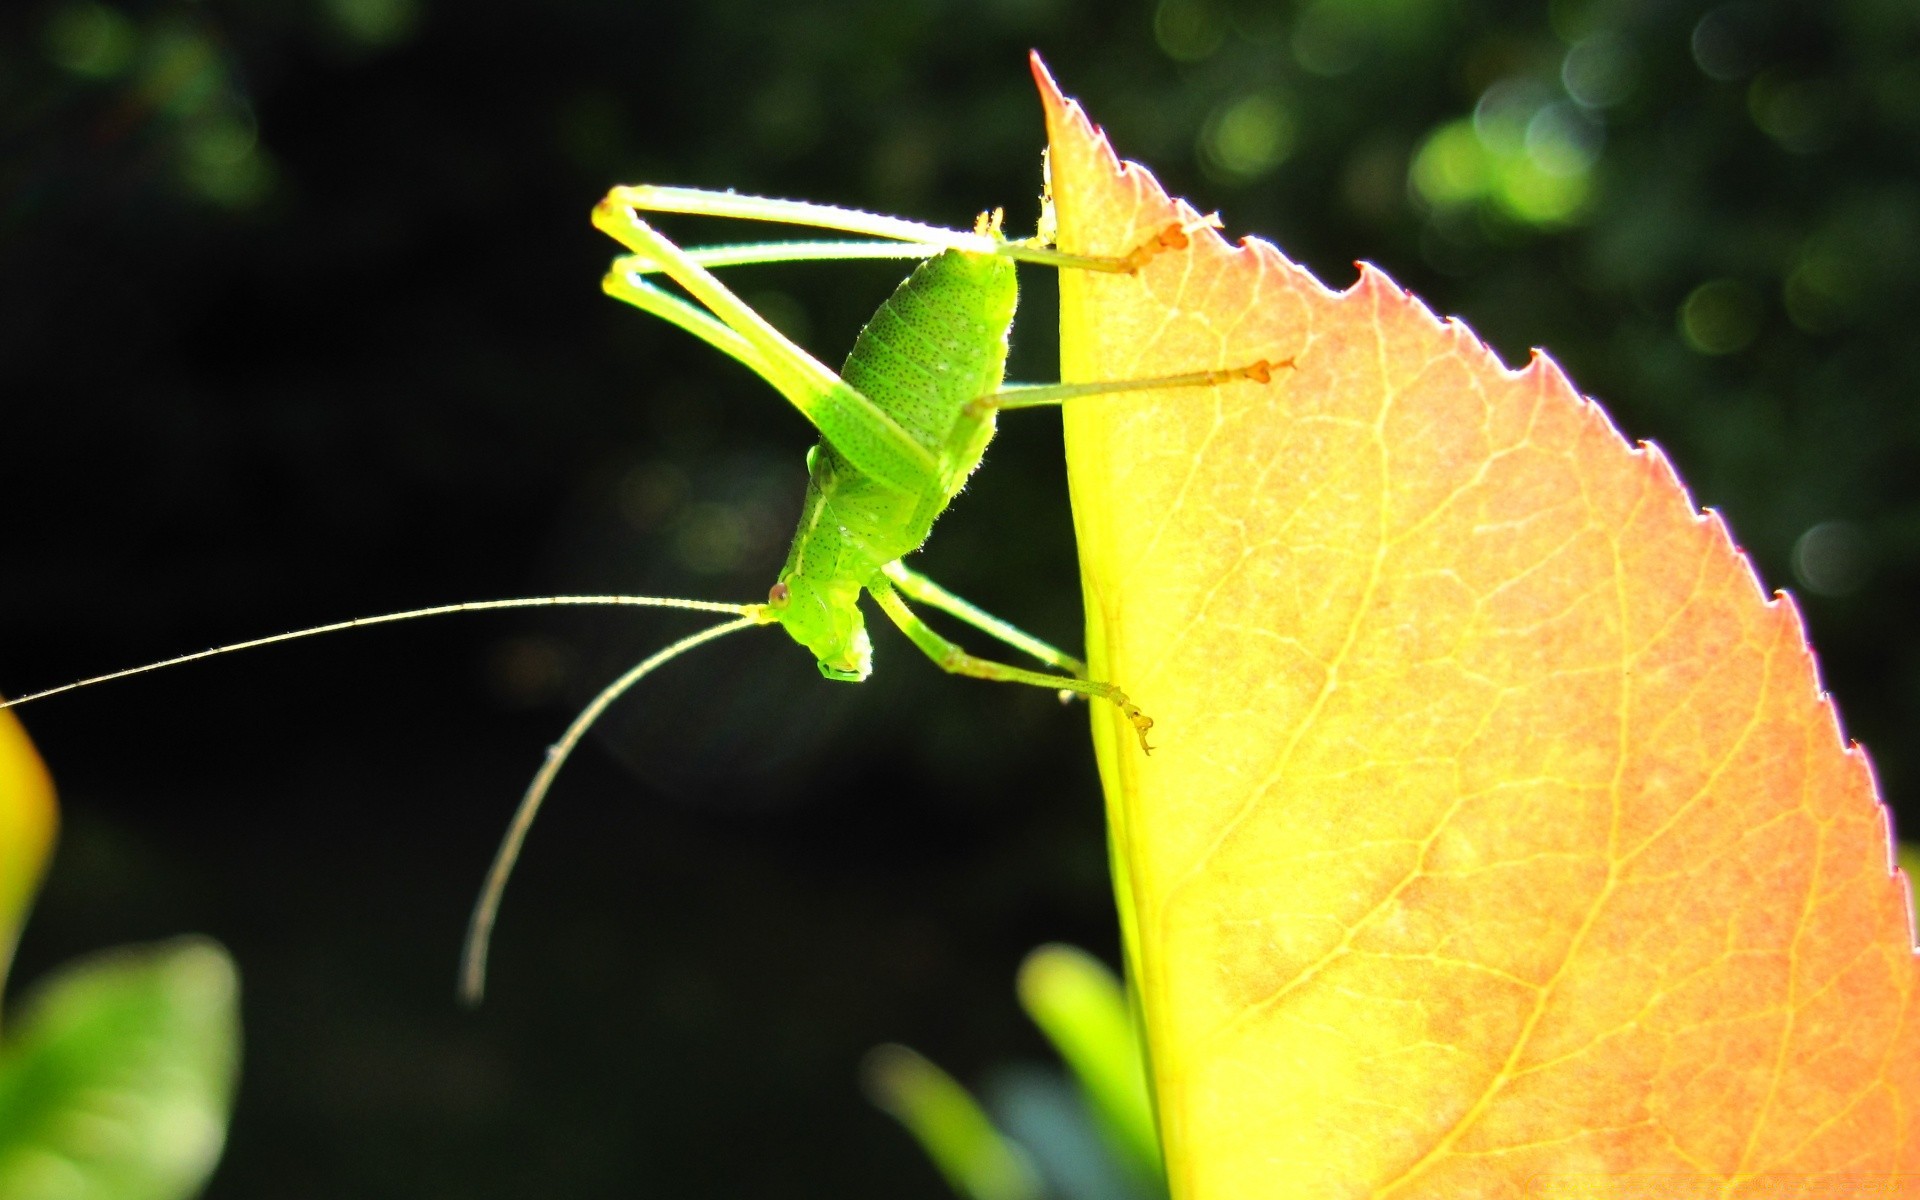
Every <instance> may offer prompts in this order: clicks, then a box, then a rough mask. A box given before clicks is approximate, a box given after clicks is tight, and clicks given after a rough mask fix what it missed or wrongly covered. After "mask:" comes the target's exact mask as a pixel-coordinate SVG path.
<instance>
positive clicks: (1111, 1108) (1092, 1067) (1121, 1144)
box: [1019, 945, 1163, 1180]
mask: <svg viewBox="0 0 1920 1200" xmlns="http://www.w3.org/2000/svg"><path fill="white" fill-rule="evenodd" d="M1019 990H1020V1003H1021V1005H1022V1006H1023V1007H1024V1008H1025V1009H1026V1010H1027V1015H1028V1016H1030V1017H1032V1018H1033V1023H1034V1024H1036V1025H1038V1026H1039V1027H1040V1030H1041V1032H1043V1033H1045V1034H1046V1035H1047V1038H1048V1040H1050V1041H1051V1042H1052V1043H1053V1045H1054V1048H1055V1049H1057V1050H1059V1051H1060V1057H1061V1058H1063V1059H1065V1060H1066V1063H1067V1066H1069V1067H1070V1068H1072V1070H1073V1073H1074V1075H1075V1076H1076V1077H1077V1078H1078V1079H1079V1080H1080V1086H1081V1088H1082V1089H1084V1091H1085V1092H1086V1096H1087V1103H1088V1106H1089V1107H1090V1108H1092V1110H1093V1113H1094V1116H1095V1118H1096V1119H1097V1120H1098V1121H1099V1122H1100V1127H1101V1130H1102V1132H1104V1133H1105V1134H1106V1135H1107V1138H1108V1139H1109V1141H1110V1142H1112V1144H1113V1149H1114V1150H1115V1152H1116V1153H1118V1154H1119V1155H1121V1156H1122V1159H1123V1161H1125V1162H1126V1164H1127V1165H1128V1166H1129V1167H1130V1168H1132V1169H1133V1170H1134V1171H1135V1173H1136V1174H1139V1175H1140V1176H1142V1177H1144V1178H1148V1179H1155V1180H1157V1179H1160V1178H1162V1170H1163V1168H1162V1166H1161V1163H1160V1138H1159V1135H1158V1134H1157V1133H1156V1131H1155V1129H1154V1122H1153V1103H1152V1101H1151V1099H1150V1098H1149V1097H1148V1094H1147V1072H1146V1063H1145V1062H1144V1060H1143V1059H1142V1057H1141V1052H1140V1035H1139V1031H1138V1029H1137V1028H1136V1026H1135V1024H1134V1020H1133V1014H1132V1013H1131V1011H1129V1009H1128V1007H1127V996H1126V991H1125V989H1124V988H1122V987H1121V984H1120V981H1119V980H1118V979H1116V978H1115V977H1114V975H1113V972H1111V971H1109V970H1107V968H1106V965H1105V964H1104V963H1102V962H1101V961H1100V960H1099V959H1097V958H1095V957H1094V956H1093V955H1091V954H1088V953H1087V952H1086V951H1085V950H1080V949H1077V948H1075V947H1073V946H1063V945H1048V946H1042V947H1040V948H1039V949H1037V950H1035V951H1034V952H1033V953H1032V954H1029V955H1027V960H1026V961H1025V962H1024V963H1022V964H1020V978H1019Z"/></svg>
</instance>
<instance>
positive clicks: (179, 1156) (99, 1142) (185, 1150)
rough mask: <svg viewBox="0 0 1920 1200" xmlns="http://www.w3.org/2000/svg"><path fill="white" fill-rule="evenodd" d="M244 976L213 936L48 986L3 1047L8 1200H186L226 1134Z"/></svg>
mask: <svg viewBox="0 0 1920 1200" xmlns="http://www.w3.org/2000/svg"><path fill="white" fill-rule="evenodd" d="M238 994H239V982H238V977H237V975H236V973H235V971H234V967H233V963H232V961H231V960H230V959H229V958H228V957H227V953H226V951H224V950H222V949H221V948H220V947H219V946H217V945H214V944H213V943H211V942H208V941H205V940H202V939H185V940H181V941H177V942H170V943H166V944H163V945H159V946H153V947H143V948H139V949H120V950H114V951H110V952H107V953H104V954H99V955H96V956H94V957H92V958H88V959H85V960H82V961H81V962H78V963H74V964H71V965H69V966H67V967H65V968H63V969H62V970H60V971H59V972H58V973H56V974H55V975H53V976H52V977H50V978H48V979H45V980H42V981H41V982H40V983H39V984H38V986H37V987H36V988H35V990H34V991H33V992H32V993H31V994H30V995H29V996H28V997H27V999H26V1001H25V1002H24V1003H23V1004H21V1005H20V1007H19V1009H18V1010H17V1020H16V1021H15V1022H14V1023H13V1024H12V1025H11V1026H10V1032H9V1037H8V1039H7V1041H6V1042H5V1043H4V1044H0V1197H5V1198H6V1200H176V1198H179V1197H187V1196H192V1195H194V1194H196V1193H197V1192H198V1191H199V1190H200V1188H201V1186H202V1185H203V1184H204V1183H205V1181H206V1178H207V1176H208V1174H209V1173H210V1172H211V1171H212V1170H213V1166H214V1163H215V1162H216V1161H218V1159H219V1157H220V1149H221V1146H222V1145H223V1143H224V1142H225V1138H226V1130H227V1119H228V1113H229V1110H230V1109H231V1106H232V1100H233V1087H234V1078H235V1070H236V1067H237V1065H238V1061H239V1046H240V1026H239V1015H238V1007H237V1002H238Z"/></svg>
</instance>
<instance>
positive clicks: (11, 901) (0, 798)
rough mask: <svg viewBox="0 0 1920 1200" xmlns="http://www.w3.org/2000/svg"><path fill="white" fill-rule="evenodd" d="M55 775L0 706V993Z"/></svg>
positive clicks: (42, 859) (39, 854) (48, 828)
mask: <svg viewBox="0 0 1920 1200" xmlns="http://www.w3.org/2000/svg"><path fill="white" fill-rule="evenodd" d="M57 815H58V812H57V809H56V808H55V806H54V802H53V781H52V780H51V779H49V778H48V777H47V769H46V767H45V766H43V765H42V764H41V762H40V756H39V755H38V754H36V753H34V750H33V743H32V742H30V741H28V740H27V732H26V730H24V729H22V728H21V727H20V722H19V721H17V720H15V719H14V716H13V714H12V713H11V712H0V993H4V991H5V988H6V982H7V968H8V966H10V965H11V964H12V962H13V948H14V945H15V944H16V943H17V942H18V940H19V937H20V926H21V924H22V923H24V922H25V921H26V918H27V907H28V905H29V904H30V903H31V902H32V900H33V894H34V892H35V890H37V889H38V888H39V886H40V876H41V874H42V873H43V872H44V871H45V870H46V865H47V852H48V851H49V850H51V849H52V848H53V832H54V827H55V825H56V824H57V823H58V822H57Z"/></svg>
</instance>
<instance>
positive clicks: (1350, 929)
mask: <svg viewBox="0 0 1920 1200" xmlns="http://www.w3.org/2000/svg"><path fill="white" fill-rule="evenodd" d="M1036 66H1037V64H1036ZM1037 74H1038V75H1039V77H1040V82H1041V90H1042V93H1043V97H1044V99H1045V103H1046V107H1047V118H1048V129H1049V135H1050V141H1051V145H1052V153H1051V163H1052V194H1053V197H1054V201H1055V204H1056V206H1057V218H1058V227H1059V241H1060V246H1061V249H1063V250H1066V251H1068V252H1072V253H1082V254H1102V255H1115V254H1126V253H1128V252H1129V251H1131V250H1133V249H1135V248H1137V247H1139V246H1141V245H1143V244H1144V243H1146V242H1147V241H1149V240H1150V239H1152V238H1154V237H1155V236H1156V235H1158V234H1160V233H1161V232H1162V231H1164V230H1166V229H1168V228H1169V227H1170V226H1174V225H1181V226H1186V227H1189V228H1192V229H1195V230H1196V232H1195V233H1194V236H1193V237H1192V242H1191V247H1190V248H1189V249H1186V250H1181V251H1178V252H1168V253H1162V254H1160V255H1158V256H1157V257H1155V258H1154V259H1152V260H1151V261H1150V262H1149V263H1148V264H1147V265H1146V266H1145V267H1144V268H1142V269H1141V270H1140V271H1139V272H1137V273H1136V274H1135V275H1132V276H1112V275H1098V274H1096V273H1093V272H1065V273H1063V277H1062V282H1061V292H1062V301H1061V304H1062V330H1061V337H1062V350H1061V354H1062V364H1063V372H1062V373H1063V375H1064V377H1065V378H1067V379H1069V380H1089V379H1115V378H1122V379H1124V378H1130V377H1141V376H1153V375H1162V374H1171V373H1177V372H1185V371H1193V370H1196V369H1201V368H1229V367H1236V366H1241V365H1245V364H1248V363H1252V362H1254V361H1256V360H1260V359H1266V360H1269V361H1272V362H1275V363H1278V362H1282V361H1284V360H1288V359H1291V360H1293V367H1292V369H1290V370H1283V371H1279V372H1276V373H1275V375H1274V377H1273V380H1272V382H1271V383H1270V384H1267V385H1265V386H1261V385H1258V384H1253V383H1236V384H1231V385H1227V386H1223V387H1220V388H1215V389H1208V390H1200V389H1184V390H1180V391H1170V392H1164V393H1154V394H1151V395H1149V396H1146V397H1144V398H1143V397H1140V396H1137V395H1128V396H1114V397H1108V398H1103V399H1099V400H1094V401H1086V402H1078V403H1076V404H1074V405H1070V406H1069V407H1068V409H1067V416H1066V424H1067V439H1068V444H1067V455H1068V469H1069V474H1070V477H1071V483H1072V489H1073V504H1074V517H1075V522H1076V525H1077V527H1078V531H1079V535H1080V547H1081V566H1082V577H1083V579H1084V581H1085V583H1084V586H1085V591H1086V605H1087V615H1088V647H1089V656H1090V659H1091V663H1092V666H1093V669H1094V672H1095V674H1096V675H1097V676H1098V677H1101V678H1107V679H1112V680H1113V681H1114V682H1116V683H1118V684H1119V685H1121V686H1122V687H1124V688H1125V689H1126V690H1127V691H1128V693H1129V694H1130V695H1131V696H1132V697H1133V698H1134V700H1136V701H1137V702H1138V703H1139V704H1140V706H1141V707H1142V708H1143V709H1144V710H1145V711H1146V712H1147V713H1149V714H1150V715H1151V716H1153V717H1154V718H1155V719H1156V720H1157V722H1158V724H1157V725H1156V727H1155V735H1156V736H1155V744H1156V750H1155V752H1154V754H1153V755H1152V756H1151V757H1146V756H1143V755H1142V754H1140V753H1139V751H1138V748H1137V747H1136V746H1135V745H1134V744H1133V742H1132V738H1131V735H1130V732H1129V731H1128V730H1126V729H1125V728H1124V727H1121V726H1120V725H1119V724H1118V722H1117V720H1116V718H1115V715H1114V714H1113V713H1112V712H1111V711H1110V708H1111V706H1096V707H1095V709H1094V714H1093V716H1094V723H1095V740H1096V744H1097V748H1098V752H1099V757H1100V764H1101V771H1102V776H1103V779H1104V781H1105V784H1106V787H1107V794H1108V805H1109V811H1110V815H1111V820H1112V827H1113V838H1114V858H1115V867H1116V876H1117V881H1116V882H1117V886H1118V890H1119V892H1120V896H1121V903H1122V919H1123V924H1124V925H1125V927H1126V930H1127V945H1128V950H1129V954H1130V960H1131V961H1130V968H1131V970H1132V971H1133V972H1134V973H1135V976H1136V980H1137V983H1138V985H1139V987H1140V990H1141V994H1142V1004H1143V1011H1144V1020H1145V1026H1146V1030H1147V1037H1148V1046H1149V1056H1150V1061H1151V1068H1152V1076H1153V1083H1154V1088H1155V1093H1156V1101H1157V1105H1158V1112H1159V1118H1160V1125H1161V1131H1162V1136H1163V1140H1164V1144H1165V1150H1166V1158H1167V1165H1168V1171H1169V1175H1170V1179H1171V1183H1172V1187H1173V1192H1174V1195H1175V1196H1176V1197H1181V1198H1183V1200H1201V1198H1204V1200H1247V1198H1250V1197H1260V1198H1262V1200H1267V1198H1274V1197H1286V1196H1301V1197H1315V1198H1323V1197H1334V1196H1363V1195H1365V1196H1435V1197H1452V1196H1468V1195H1472V1196H1519V1195H1611V1194H1615V1193H1614V1192H1611V1191H1607V1190H1605V1189H1606V1188H1608V1187H1617V1186H1624V1181H1619V1180H1618V1177H1620V1176H1627V1175H1631V1176H1633V1177H1634V1178H1635V1179H1639V1180H1642V1181H1645V1180H1647V1178H1648V1177H1655V1179H1656V1180H1665V1181H1666V1182H1664V1183H1659V1184H1658V1186H1660V1187H1664V1188H1665V1189H1666V1190H1665V1191H1662V1192H1660V1193H1659V1194H1663V1195H1683V1194H1684V1195H1692V1194H1695V1190H1697V1189H1698V1188H1699V1187H1700V1186H1702V1185H1708V1186H1710V1187H1711V1188H1712V1190H1713V1194H1716V1195H1721V1194H1732V1195H1739V1194H1748V1193H1749V1192H1750V1193H1751V1194H1756V1195H1757V1194H1762V1193H1763V1192H1766V1191H1767V1189H1768V1188H1769V1187H1772V1188H1773V1189H1774V1192H1772V1193H1767V1194H1777V1192H1778V1190H1779V1188H1780V1187H1781V1186H1783V1185H1782V1183H1781V1181H1782V1180H1783V1179H1785V1180H1795V1179H1805V1178H1810V1177H1816V1176H1817V1177H1819V1178H1821V1179H1824V1180H1832V1179H1834V1178H1837V1177H1838V1178H1844V1179H1846V1180H1858V1181H1863V1184H1864V1183H1884V1182H1885V1181H1887V1180H1888V1179H1889V1173H1891V1172H1897V1171H1906V1172H1912V1171H1916V1170H1920V1055H1916V1054H1915V1053H1914V1051H1915V1049H1916V1046H1920V1038H1917V1037H1916V1034H1917V1033H1920V1027H1917V1022H1920V1016H1917V1014H1920V1003H1916V1001H1920V988H1917V987H1916V984H1920V973H1917V972H1916V967H1915V958H1914V954H1913V931H1912V928H1911V926H1910V922H1909V919H1908V909H1907V900H1906V885H1905V883H1904V881H1903V880H1902V879H1901V878H1899V876H1898V875H1897V874H1896V873H1895V871H1894V870H1893V866H1892V858H1891V852H1890V847H1889V844H1888V831H1887V818H1886V814H1885V812H1884V810H1883V809H1882V808H1881V807H1880V806H1879V804H1878V803H1877V802H1876V798H1875V796H1874V793H1873V785H1872V779H1871V777H1870V772H1869V770H1868V767H1867V764H1866V760H1865V758H1864V756H1863V755H1862V754H1861V753H1860V752H1859V750H1858V749H1857V748H1856V747H1852V746H1849V745H1848V744H1847V743H1846V742H1845V741H1844V739H1843V738H1842V737H1841V735H1840V732H1839V728H1838V723H1837V721H1836V718H1835V715H1834V712H1833V710H1832V708H1831V706H1830V705H1829V704H1828V703H1827V701H1826V699H1825V697H1824V696H1823V695H1822V694H1821V693H1820V691H1819V687H1818V682H1817V680H1816V678H1815V674H1814V670H1813V663H1812V659H1811V656H1810V654H1809V653H1808V650H1807V647H1806V643H1805V640H1804V637H1803V635H1802V630H1801V626H1800V622H1799V619H1798V616H1797V614H1796V613H1795V611H1794V609H1793V606H1792V605H1791V603H1790V602H1788V601H1786V600H1784V599H1782V598H1769V597H1768V596H1767V595H1766V594H1765V593H1764V592H1763V591H1762V590H1761V589H1760V587H1759V586H1758V581H1757V580H1756V578H1755V576H1754V574H1753V571H1752V569H1751V567H1750V566H1749V564H1748V563H1747V561H1746V559H1745V558H1744V557H1743V556H1742V555H1741V554H1740V553H1739V551H1738V550H1736V549H1735V548H1734V546H1733V545H1732V543H1731V541H1730V540H1729V538H1728V535H1727V531H1726V528H1725V527H1724V526H1723V525H1722V524H1721V522H1720V521H1719V520H1718V518H1716V517H1713V516H1703V515H1702V514H1700V513H1699V512H1698V511H1696V510H1695V508H1694V507H1693V505H1692V503H1691V501H1690V500H1689V499H1688V497H1687V495H1686V493H1685V491H1684V490H1683V489H1682V487H1681V486H1680V483H1679V481H1678V480H1677V479H1676V478H1675V476H1674V474H1673V472H1672V470H1671V468H1670V467H1669V466H1668V465H1667V462H1666V460H1665V459H1664V458H1663V457H1662V456H1661V455H1660V453H1659V452H1658V451H1657V450H1655V449H1654V448H1652V447H1650V446H1644V445H1643V446H1639V447H1634V446H1630V445H1628V444H1627V443H1626V442H1625V441H1624V440H1623V439H1622V438H1621V436H1620V435H1619V433H1618V432H1616V431H1615V429H1614V428H1613V426H1612V425H1611V424H1610V422H1609V421H1608V419H1607V417H1606V415H1605V414H1604V413H1603V412H1601V411H1600V409H1599V408H1598V407H1597V406H1595V405H1594V404H1593V403H1591V402H1590V401H1587V400H1584V399H1582V398H1581V397H1580V396H1579V395H1578V394H1577V393H1576V392H1575V391H1574V390H1573V389H1572V387H1571V386H1570V385H1569V383H1568V381H1567V380H1566V378H1565V377H1564V376H1563V375H1562V373H1561V372H1560V370H1559V369H1558V368H1557V367H1556V366H1554V365H1553V364H1552V363H1551V362H1550V361H1548V360H1546V359H1545V358H1541V357H1536V358H1535V359H1534V361H1532V362H1531V363H1529V364H1528V365H1527V367H1526V368H1525V369H1523V370H1520V371H1517V372H1516V371H1509V370H1507V369H1506V368H1505V367H1503V366H1502V365H1501V364H1500V363H1498V362H1497V361H1495V359H1494V358H1493V356H1492V355H1491V354H1490V353H1489V352H1488V351H1487V350H1486V348H1485V347H1484V346H1483V345H1482V344H1481V343H1480V342H1479V340H1478V339H1476V338H1475V337H1474V336H1473V334H1472V333H1471V331H1469V330H1468V329H1466V328H1465V327H1464V326H1462V325H1460V324H1458V323H1457V322H1449V323H1443V322H1440V321H1437V320H1435V319H1434V317H1433V316H1432V314H1431V313H1429V312H1428V311H1427V310H1426V309H1425V308H1424V307H1422V306H1421V305H1420V304H1419V303H1418V302H1417V301H1416V300H1414V299H1413V298H1412V297H1410V296H1409V295H1407V294H1406V293H1405V292H1403V291H1402V290H1401V289H1400V288H1398V287H1397V286H1395V285H1394V284H1393V283H1392V281H1390V280H1389V279H1387V278H1386V277H1385V276H1384V275H1382V274H1381V273H1379V272H1378V271H1375V270H1373V269H1371V268H1367V269H1363V271H1362V273H1361V276H1360V279H1359V281H1358V282H1357V283H1356V284H1354V286H1353V287H1351V288H1350V289H1348V290H1347V291H1344V292H1339V293H1336V292H1332V291H1329V290H1328V289H1326V288H1325V287H1324V286H1322V285H1321V284H1320V283H1319V282H1318V281H1316V280H1315V279H1313V278H1312V277H1311V276H1310V275H1308V274H1307V273H1306V272H1305V271H1304V270H1302V269H1301V268H1300V267H1298V266H1296V265H1294V264H1293V263H1291V262H1288V261H1287V260H1286V259H1285V258H1284V257H1282V256H1281V255H1280V254H1279V252H1278V251H1276V250H1275V249H1274V248H1273V247H1272V246H1269V245H1267V244H1265V243H1260V242H1251V243H1243V244H1241V245H1239V246H1234V245H1229V244H1228V243H1227V242H1226V241H1224V240H1222V239H1221V238H1220V237H1218V236H1216V235H1215V234H1214V233H1213V232H1212V231H1211V230H1207V229H1203V228H1200V224H1201V223H1200V221H1199V218H1198V216H1197V214H1196V213H1195V212H1194V210H1193V209H1191V208H1189V207H1187V206H1186V205H1184V204H1180V203H1178V202H1176V201H1173V200H1171V199H1169V198H1168V197H1167V195H1166V193H1165V192H1163V191H1162V190H1161V188H1160V186H1159V185H1158V183H1156V182H1155V181H1154V179H1153V177H1152V176H1151V175H1150V174H1149V173H1148V172H1147V171H1145V170H1144V169H1142V168H1140V167H1139V166H1137V165H1132V164H1126V165H1123V164H1122V163H1121V162H1120V161H1119V160H1118V159H1117V157H1115V156H1114V154H1113V152H1112V151H1111V150H1110V149H1109V147H1108V146H1107V144H1106V141H1105V139H1104V137H1103V136H1102V135H1101V134H1100V133H1099V132H1098V131H1097V130H1096V129H1094V128H1093V127H1092V126H1091V125H1090V124H1089V123H1088V122H1087V120H1086V118H1085V117H1084V115H1083V114H1082V113H1081V112H1080V111H1079V108H1078V107H1077V106H1076V105H1074V104H1072V103H1070V102H1068V101H1066V100H1064V99H1063V98H1062V97H1061V96H1060V93H1059V92H1058V91H1057V90H1055V89H1054V87H1053V85H1052V82H1051V80H1049V79H1048V78H1046V76H1045V73H1044V71H1043V70H1038V69H1037ZM1763 1176H1765V1177H1768V1178H1764V1179H1763V1178H1761V1177H1763ZM1608 1180H1614V1181H1616V1182H1615V1183H1608V1182H1606V1181H1608ZM1740 1181H1748V1182H1747V1183H1746V1184H1745V1185H1744V1188H1743V1186H1742V1185H1741V1183H1740ZM1648 1186H1653V1184H1651V1183H1650V1184H1648ZM1583 1189H1585V1190H1583ZM1596 1189H1599V1190H1596Z"/></svg>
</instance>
